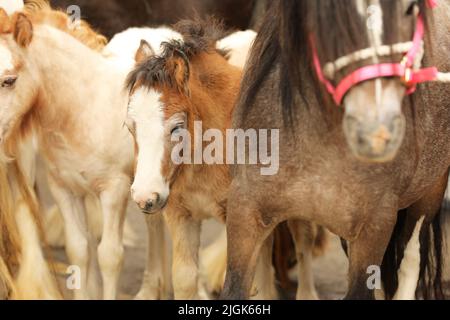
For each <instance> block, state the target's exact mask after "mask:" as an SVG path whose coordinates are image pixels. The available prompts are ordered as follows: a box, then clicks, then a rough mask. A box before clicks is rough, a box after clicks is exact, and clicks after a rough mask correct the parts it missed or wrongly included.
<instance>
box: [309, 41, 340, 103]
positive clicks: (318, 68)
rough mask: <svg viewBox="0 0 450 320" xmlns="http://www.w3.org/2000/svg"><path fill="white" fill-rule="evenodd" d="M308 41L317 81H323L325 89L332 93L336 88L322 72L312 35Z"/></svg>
mask: <svg viewBox="0 0 450 320" xmlns="http://www.w3.org/2000/svg"><path fill="white" fill-rule="evenodd" d="M309 43H310V45H311V51H312V54H313V57H312V58H313V64H314V69H316V75H317V78H319V81H320V82H322V83H323V85H324V86H325V87H326V89H327V91H328V92H329V93H330V94H331V95H334V93H335V91H336V89H335V88H334V86H333V85H332V84H331V82H330V81H328V79H327V78H325V76H324V74H323V71H322V66H321V64H320V60H319V55H318V54H317V47H316V42H315V41H314V37H313V36H312V35H311V36H310V37H309Z"/></svg>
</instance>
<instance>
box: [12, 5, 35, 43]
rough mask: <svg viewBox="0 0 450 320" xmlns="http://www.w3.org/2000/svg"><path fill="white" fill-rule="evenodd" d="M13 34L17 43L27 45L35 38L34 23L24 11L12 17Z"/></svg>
mask: <svg viewBox="0 0 450 320" xmlns="http://www.w3.org/2000/svg"><path fill="white" fill-rule="evenodd" d="M12 25H13V36H14V40H16V42H17V44H18V45H19V46H21V47H23V48H25V47H27V46H28V45H29V44H30V43H31V40H32V39H33V24H32V23H31V21H30V19H28V17H27V16H26V15H24V14H23V13H16V14H14V16H13V18H12Z"/></svg>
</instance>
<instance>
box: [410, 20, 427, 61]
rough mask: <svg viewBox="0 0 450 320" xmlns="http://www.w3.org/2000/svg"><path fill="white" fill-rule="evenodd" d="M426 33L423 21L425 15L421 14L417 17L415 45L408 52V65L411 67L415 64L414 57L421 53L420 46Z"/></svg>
mask: <svg viewBox="0 0 450 320" xmlns="http://www.w3.org/2000/svg"><path fill="white" fill-rule="evenodd" d="M424 34H425V24H424V21H423V16H422V15H421V14H419V16H418V17H417V24H416V31H415V32H414V38H413V45H412V47H411V49H409V51H408V53H407V54H406V66H407V67H408V68H411V67H412V66H413V64H414V59H415V57H416V56H417V54H418V53H419V50H420V47H421V46H422V40H423V36H424Z"/></svg>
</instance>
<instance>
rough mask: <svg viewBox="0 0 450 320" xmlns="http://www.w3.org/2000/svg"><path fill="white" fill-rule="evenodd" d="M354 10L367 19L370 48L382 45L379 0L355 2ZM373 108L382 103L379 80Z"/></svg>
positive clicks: (376, 85)
mask: <svg viewBox="0 0 450 320" xmlns="http://www.w3.org/2000/svg"><path fill="white" fill-rule="evenodd" d="M356 8H357V10H358V13H359V14H360V15H361V16H362V17H363V18H364V19H367V21H366V27H367V34H368V37H369V43H370V46H371V47H372V48H376V47H380V46H382V45H383V29H384V23H383V9H382V8H381V3H380V0H357V1H356ZM373 62H374V63H379V62H380V60H379V59H378V57H377V56H375V57H374V61H373ZM374 85H375V106H376V107H378V106H380V105H381V103H382V91H383V86H382V82H381V80H380V79H375V81H374Z"/></svg>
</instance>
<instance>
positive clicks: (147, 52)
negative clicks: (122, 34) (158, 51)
mask: <svg viewBox="0 0 450 320" xmlns="http://www.w3.org/2000/svg"><path fill="white" fill-rule="evenodd" d="M154 55H155V50H153V48H152V46H151V45H150V43H148V42H147V41H145V40H141V45H140V46H139V49H138V50H137V51H136V55H135V56H134V60H136V63H141V62H142V61H144V60H146V59H148V58H150V57H151V56H154Z"/></svg>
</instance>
